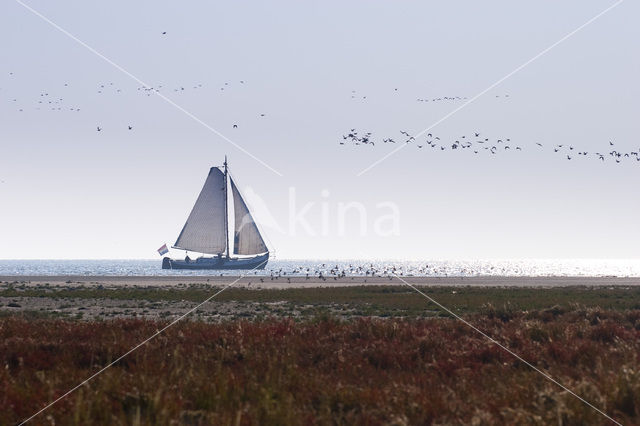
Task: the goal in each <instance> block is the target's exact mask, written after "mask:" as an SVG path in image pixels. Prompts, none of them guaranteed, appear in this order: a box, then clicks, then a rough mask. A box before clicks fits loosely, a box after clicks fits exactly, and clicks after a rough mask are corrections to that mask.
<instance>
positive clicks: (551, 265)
mask: <svg viewBox="0 0 640 426" xmlns="http://www.w3.org/2000/svg"><path fill="white" fill-rule="evenodd" d="M343 272H344V274H346V275H351V276H360V275H361V276H367V275H371V274H375V275H388V274H391V273H396V274H399V275H400V274H402V275H404V276H425V277H479V276H480V277H481V276H496V277H500V276H504V277H545V276H550V277H640V259H538V260H535V259H534V260H532V259H527V260H423V261H398V260H370V261H365V260H322V259H321V260H317V259H314V260H311V259H308V260H286V259H274V260H270V261H269V263H268V264H267V267H266V268H265V269H264V270H260V271H258V270H255V271H180V270H166V269H164V270H163V269H161V261H160V260H108V259H104V260H82V259H78V260H0V275H3V276H7V275H11V276H20V275H49V276H54V275H79V276H89V275H98V276H110V275H126V276H144V275H150V276H172V275H175V276H183V275H184V276H201V275H208V276H211V275H231V276H237V275H240V274H242V275H244V274H251V275H258V276H260V275H265V276H270V275H272V274H279V275H306V274H307V273H308V274H309V275H318V274H320V273H322V274H323V275H325V276H329V275H332V274H341V273H343Z"/></svg>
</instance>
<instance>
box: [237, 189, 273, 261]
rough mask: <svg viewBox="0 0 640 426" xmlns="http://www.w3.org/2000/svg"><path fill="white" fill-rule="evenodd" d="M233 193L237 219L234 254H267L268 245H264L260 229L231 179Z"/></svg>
mask: <svg viewBox="0 0 640 426" xmlns="http://www.w3.org/2000/svg"><path fill="white" fill-rule="evenodd" d="M231 191H232V194H233V211H234V218H235V226H234V228H235V229H234V233H233V234H234V238H233V242H234V244H233V246H234V247H233V253H234V254H246V255H249V254H259V253H266V252H267V251H268V250H267V245H266V244H265V243H264V240H263V239H262V236H261V235H260V231H258V227H257V226H256V223H255V222H254V220H253V217H252V216H251V213H249V209H248V208H247V205H246V204H245V202H244V200H243V199H242V196H241V195H240V191H238V188H237V187H236V184H235V182H234V181H233V179H231Z"/></svg>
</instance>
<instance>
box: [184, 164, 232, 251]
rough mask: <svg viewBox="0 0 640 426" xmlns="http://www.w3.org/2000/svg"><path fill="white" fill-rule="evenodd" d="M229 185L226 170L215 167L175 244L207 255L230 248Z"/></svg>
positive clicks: (210, 171)
mask: <svg viewBox="0 0 640 426" xmlns="http://www.w3.org/2000/svg"><path fill="white" fill-rule="evenodd" d="M225 185H226V182H225V176H224V173H222V171H220V169H219V168H217V167H212V168H211V170H209V175H208V176H207V180H206V181H205V182H204V187H203V188H202V191H200V195H199V196H198V199H197V200H196V204H195V205H194V206H193V209H192V210H191V214H190V215H189V218H188V219H187V222H186V223H185V224H184V228H182V232H180V235H179V236H178V239H177V240H176V243H175V247H177V248H181V249H184V250H190V251H195V252H199V253H207V254H217V253H222V252H224V251H225V250H226V248H227V242H226V240H227V238H226V229H227V217H226V211H225V207H226V201H227V200H226V198H227V197H226V194H227V192H226V188H225Z"/></svg>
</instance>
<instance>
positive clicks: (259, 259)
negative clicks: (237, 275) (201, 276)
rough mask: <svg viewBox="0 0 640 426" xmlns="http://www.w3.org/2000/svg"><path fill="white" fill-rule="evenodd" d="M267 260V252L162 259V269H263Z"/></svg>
mask: <svg viewBox="0 0 640 426" xmlns="http://www.w3.org/2000/svg"><path fill="white" fill-rule="evenodd" d="M268 261H269V253H265V254H261V255H259V256H254V257H250V258H232V257H230V258H226V257H200V258H197V259H193V260H189V261H187V260H185V259H170V258H168V257H165V258H163V259H162V269H196V270H197V269H209V270H229V269H238V270H250V269H264V267H265V266H266V264H267V262H268Z"/></svg>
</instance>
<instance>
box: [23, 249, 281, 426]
mask: <svg viewBox="0 0 640 426" xmlns="http://www.w3.org/2000/svg"><path fill="white" fill-rule="evenodd" d="M267 261H268V259H267V260H265V261H264V262H261V263H259V264H258V265H257V266H256V267H255V268H253V269H251V270H249V271H248V272H247V273H245V274H243V275H240V276H239V277H238V278H237V279H236V280H235V281H233V282H232V283H231V284H228V285H227V286H225V287H223V288H222V289H221V290H219V291H217V292H215V293H214V294H212V295H211V296H209V297H207V298H206V299H205V300H204V301H202V302H200V303H199V304H197V305H196V306H194V307H193V308H191V309H190V310H188V311H187V312H185V313H184V314H182V315H181V316H179V317H178V318H176V319H175V320H173V321H172V322H170V323H169V324H168V325H166V326H164V327H163V328H161V329H160V330H157V331H156V332H155V333H154V334H152V335H151V336H150V337H148V338H146V339H145V340H143V341H142V342H140V343H138V344H137V345H136V346H134V347H133V348H131V349H129V350H128V351H127V352H125V353H124V354H123V355H121V356H120V357H118V358H117V359H116V360H115V361H112V362H111V363H109V364H107V365H106V366H104V367H102V368H101V369H100V370H98V371H97V372H96V373H94V374H92V375H91V376H89V377H88V378H86V379H85V380H83V381H82V382H81V383H79V384H78V385H76V386H74V387H73V388H71V389H69V390H68V391H67V392H65V393H64V394H62V395H61V396H59V397H58V398H57V399H55V400H53V401H51V402H50V403H49V404H47V405H45V406H44V407H43V408H41V409H40V410H39V411H38V412H36V413H35V414H33V415H32V416H30V417H28V418H26V419H25V420H23V421H21V422H20V423H19V425H23V424H25V423H27V422H29V421H30V420H32V419H33V418H34V417H36V416H38V415H39V414H41V413H42V412H44V411H45V410H47V409H49V408H50V407H52V406H53V405H54V404H56V403H58V402H60V401H61V400H63V399H64V398H66V397H67V396H69V395H70V394H72V393H73V392H74V391H76V390H77V389H78V388H80V387H81V386H83V385H84V384H86V383H88V382H89V381H91V380H92V379H94V378H96V377H97V376H98V375H100V374H101V373H103V372H104V371H106V370H107V369H109V368H110V367H112V366H113V365H114V364H116V363H117V362H119V361H121V360H122V359H124V358H125V357H127V356H128V355H129V354H131V353H132V352H134V351H135V350H137V349H139V348H141V347H142V346H144V345H146V344H147V343H148V342H149V341H151V340H153V339H154V338H156V337H157V336H159V335H160V334H162V333H163V332H164V331H165V330H167V329H168V328H170V327H172V326H174V325H175V324H177V323H178V322H180V321H182V320H183V319H184V318H186V317H187V316H188V315H190V314H192V313H193V312H195V311H196V310H197V309H198V308H200V306H202V305H204V304H205V303H207V302H209V301H211V300H212V299H213V298H214V297H216V296H217V295H219V294H220V293H222V292H223V291H225V290H226V289H228V288H229V287H231V286H233V285H234V284H235V283H237V282H238V281H240V280H241V279H242V278H244V277H246V276H247V274H248V273H249V272H252V271H254V270H256V269H257V268H259V267H260V266H262V265H263V264H265V263H266V262H267Z"/></svg>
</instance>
